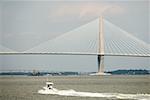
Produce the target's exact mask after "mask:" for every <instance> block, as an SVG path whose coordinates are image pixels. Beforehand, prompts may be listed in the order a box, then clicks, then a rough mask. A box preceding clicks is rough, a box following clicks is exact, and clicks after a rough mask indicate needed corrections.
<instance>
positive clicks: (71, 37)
mask: <svg viewBox="0 0 150 100" xmlns="http://www.w3.org/2000/svg"><path fill="white" fill-rule="evenodd" d="M0 55H95V56H98V57H97V59H98V68H99V70H98V74H103V72H104V56H130V57H150V46H149V44H147V43H145V42H143V41H141V40H139V39H138V38H136V37H135V36H133V35H131V34H130V33H128V32H126V31H124V30H123V29H121V28H119V27H118V26H116V25H114V24H112V23H111V22H109V21H108V20H106V19H103V18H102V17H100V18H97V19H95V20H93V21H91V22H89V23H87V24H85V25H82V26H81V27H79V28H77V29H74V30H72V31H69V32H67V33H64V34H63V35H61V36H58V37H56V38H54V39H52V40H48V41H46V42H44V43H42V44H40V45H38V46H35V47H33V48H31V49H29V50H26V51H24V52H14V51H10V50H1V49H0Z"/></svg>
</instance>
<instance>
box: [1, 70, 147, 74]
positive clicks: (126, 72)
mask: <svg viewBox="0 0 150 100" xmlns="http://www.w3.org/2000/svg"><path fill="white" fill-rule="evenodd" d="M92 73H95V72H71V71H66V72H42V71H33V72H20V71H13V72H11V71H10V72H0V76H78V75H90V74H92ZM105 73H109V74H111V75H150V70H145V69H137V70H133V69H130V70H115V71H108V72H105Z"/></svg>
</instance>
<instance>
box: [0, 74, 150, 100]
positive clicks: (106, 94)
mask: <svg viewBox="0 0 150 100" xmlns="http://www.w3.org/2000/svg"><path fill="white" fill-rule="evenodd" d="M48 79H49V80H51V81H53V83H54V86H55V88H57V89H58V92H57V94H46V95H43V94H39V93H38V90H40V89H42V87H43V86H45V82H46V80H47V77H23V76H21V77H11V76H9V77H8V76H7V77H0V100H112V99H113V100H118V99H119V100H120V99H124V100H134V99H135V100H150V89H149V88H150V76H65V77H62V76H59V77H52V76H51V77H49V78H48Z"/></svg>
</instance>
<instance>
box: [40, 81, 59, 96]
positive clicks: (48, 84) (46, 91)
mask: <svg viewBox="0 0 150 100" xmlns="http://www.w3.org/2000/svg"><path fill="white" fill-rule="evenodd" d="M53 84H54V83H53V82H51V81H48V82H46V86H45V87H43V89H41V90H39V91H38V93H40V94H56V93H57V92H58V90H57V89H55V88H53Z"/></svg>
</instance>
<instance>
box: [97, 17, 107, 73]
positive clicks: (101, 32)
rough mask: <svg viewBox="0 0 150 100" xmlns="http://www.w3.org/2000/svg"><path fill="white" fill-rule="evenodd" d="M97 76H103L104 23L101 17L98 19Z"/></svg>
mask: <svg viewBox="0 0 150 100" xmlns="http://www.w3.org/2000/svg"><path fill="white" fill-rule="evenodd" d="M97 62H98V64H97V65H98V73H97V74H98V75H104V74H105V73H104V21H103V16H100V18H99V48H98V56H97Z"/></svg>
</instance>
